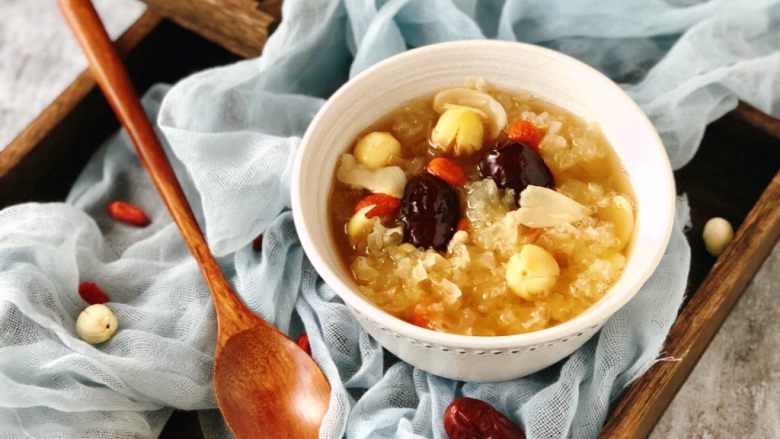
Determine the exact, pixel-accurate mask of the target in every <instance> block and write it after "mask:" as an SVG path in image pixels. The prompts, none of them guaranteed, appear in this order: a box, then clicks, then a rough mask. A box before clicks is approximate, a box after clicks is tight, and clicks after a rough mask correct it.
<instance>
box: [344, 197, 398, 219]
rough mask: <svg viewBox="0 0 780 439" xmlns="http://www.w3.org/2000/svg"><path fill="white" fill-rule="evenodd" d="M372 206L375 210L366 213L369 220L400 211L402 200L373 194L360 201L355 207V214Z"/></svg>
mask: <svg viewBox="0 0 780 439" xmlns="http://www.w3.org/2000/svg"><path fill="white" fill-rule="evenodd" d="M372 205H373V206H374V208H373V209H371V210H369V211H368V212H367V213H366V217H367V218H373V217H375V216H378V217H386V216H389V215H392V214H393V213H395V211H396V210H398V207H399V206H400V205H401V200H399V199H398V198H396V197H393V196H390V195H387V194H371V195H369V196H367V197H365V198H363V199H362V200H360V201H358V203H357V205H355V213H357V212H358V211H360V210H361V209H363V208H365V207H366V206H372Z"/></svg>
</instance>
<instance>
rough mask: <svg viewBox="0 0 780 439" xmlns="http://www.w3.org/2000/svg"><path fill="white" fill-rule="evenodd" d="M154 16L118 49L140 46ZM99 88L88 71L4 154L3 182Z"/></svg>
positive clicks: (138, 23)
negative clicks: (65, 118) (86, 97)
mask: <svg viewBox="0 0 780 439" xmlns="http://www.w3.org/2000/svg"><path fill="white" fill-rule="evenodd" d="M160 20H161V17H160V16H159V15H158V14H156V13H154V12H146V13H144V14H143V15H142V16H141V17H140V18H139V19H138V20H137V21H136V22H135V23H133V25H132V26H130V28H128V29H127V31H125V33H124V34H122V36H121V37H119V39H118V40H117V41H116V49H117V51H119V53H121V54H126V53H127V52H128V51H129V50H130V49H131V48H133V47H135V46H136V45H138V43H140V42H141V40H142V39H144V38H145V37H146V36H147V35H149V32H151V31H152V29H154V28H155V27H156V26H157V25H158V24H159V23H160ZM94 88H95V80H94V79H92V75H90V73H89V71H88V70H84V71H83V72H81V74H79V76H78V77H77V78H76V80H75V81H73V82H72V83H71V84H70V85H69V86H68V87H67V88H66V89H65V90H64V91H63V92H62V93H61V94H60V95H59V96H58V97H57V98H56V99H55V100H54V101H53V102H52V103H51V104H50V105H49V106H48V107H46V109H45V110H43V112H42V113H41V114H40V115H39V116H38V117H36V118H35V120H33V121H32V122H31V123H30V125H28V126H27V128H26V129H24V130H23V131H22V132H21V133H19V135H18V136H17V137H16V138H15V139H14V140H13V141H11V143H10V144H8V146H7V147H6V148H5V149H4V150H3V151H2V153H0V178H2V177H3V176H5V175H6V174H7V173H8V172H9V171H10V170H11V169H12V168H14V167H15V166H17V165H18V164H19V162H20V161H22V159H24V157H25V156H26V155H27V154H28V153H30V151H32V150H33V149H34V148H37V147H38V146H39V142H41V141H42V140H43V138H44V137H45V136H46V135H47V134H48V133H49V132H50V131H51V130H52V129H53V128H54V126H55V125H57V124H58V123H59V122H60V121H62V119H63V118H64V117H65V116H66V115H68V114H69V113H70V112H71V111H73V109H74V108H75V107H76V105H77V104H78V103H79V102H81V101H82V100H83V99H84V97H85V96H86V95H87V94H88V93H89V92H90V91H91V90H93V89H94Z"/></svg>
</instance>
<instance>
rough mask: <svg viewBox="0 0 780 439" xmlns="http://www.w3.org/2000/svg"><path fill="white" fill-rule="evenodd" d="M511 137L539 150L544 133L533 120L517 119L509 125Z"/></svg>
mask: <svg viewBox="0 0 780 439" xmlns="http://www.w3.org/2000/svg"><path fill="white" fill-rule="evenodd" d="M509 138H510V139H512V140H516V141H518V142H521V143H524V144H526V145H528V146H530V147H531V148H533V149H534V150H535V151H536V152H539V142H541V141H542V133H541V131H539V129H538V128H536V126H535V125H534V124H532V123H531V122H529V121H527V120H523V119H517V120H516V121H515V122H514V123H513V124H512V126H511V127H509Z"/></svg>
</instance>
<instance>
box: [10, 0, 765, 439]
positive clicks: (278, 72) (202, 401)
mask: <svg viewBox="0 0 780 439" xmlns="http://www.w3.org/2000/svg"><path fill="white" fill-rule="evenodd" d="M283 14H284V20H283V21H282V23H281V25H280V26H279V27H278V29H277V30H276V32H275V33H274V34H273V35H272V36H271V38H270V39H269V41H268V44H267V46H266V48H265V51H264V53H263V55H262V56H261V57H260V58H258V59H253V60H247V61H243V62H240V63H237V64H234V65H230V66H226V67H222V68H217V69H212V70H208V71H205V72H202V73H198V74H196V75H194V76H192V77H190V78H187V79H185V80H184V81H182V82H180V83H179V84H177V85H176V86H174V87H173V88H171V89H170V90H168V89H167V88H166V87H162V86H160V87H156V88H154V89H152V90H151V91H149V92H148V93H147V95H146V97H145V104H146V106H147V109H148V110H149V113H150V115H152V116H154V115H155V114H158V116H157V120H158V123H159V126H160V127H161V133H162V134H163V135H164V137H165V138H166V139H167V148H168V152H169V155H170V157H171V158H172V160H174V162H175V167H176V169H177V172H178V175H179V177H180V178H181V179H182V181H183V185H184V187H185V191H186V193H187V196H188V197H189V199H190V201H191V202H192V204H193V208H194V210H195V212H196V215H197V216H198V219H199V221H200V223H201V225H202V227H203V228H204V230H205V233H206V236H207V239H208V242H209V244H210V246H211V249H212V250H213V251H214V253H215V254H216V255H217V256H218V257H219V260H220V263H221V265H222V267H223V269H224V270H225V272H226V274H227V276H228V278H229V279H230V281H231V282H232V283H233V285H234V286H235V289H236V290H237V291H238V293H239V294H240V295H241V297H242V299H243V300H244V301H245V302H246V303H247V305H248V306H249V307H251V308H252V310H254V311H255V312H257V313H258V314H259V315H261V316H263V317H264V318H266V319H268V320H269V321H271V322H273V324H274V325H276V326H277V327H278V328H280V329H281V330H282V331H284V332H286V333H288V334H290V335H291V336H292V337H296V336H297V335H298V334H299V333H301V332H302V331H306V332H307V333H308V335H309V339H310V341H311V347H312V355H313V357H314V359H315V360H316V361H317V363H319V365H320V366H321V367H322V369H323V370H324V371H325V374H326V375H327V377H328V380H329V381H330V383H331V386H332V398H331V406H330V410H329V411H328V413H327V416H326V418H325V422H324V424H323V426H322V429H321V437H323V438H340V437H343V436H346V437H348V438H354V439H357V438H390V437H397V438H410V437H414V438H431V437H432V438H443V437H446V435H445V433H444V430H443V427H442V422H441V418H442V412H443V410H444V408H445V407H446V406H447V404H448V403H449V402H450V401H451V400H452V399H453V398H455V397H457V396H461V395H467V396H471V397H475V398H479V399H483V400H485V401H487V402H489V403H490V404H492V405H494V406H495V407H496V408H498V409H499V410H500V411H501V412H503V413H504V414H506V415H507V416H509V417H510V418H512V419H513V420H514V421H516V422H518V423H520V424H521V425H522V426H523V428H524V429H525V430H526V431H527V433H528V437H529V438H534V439H535V438H563V437H568V436H571V437H576V438H593V437H596V436H597V434H598V432H599V429H600V428H601V426H602V425H603V423H604V420H605V417H606V414H607V410H608V406H609V403H610V401H612V400H613V399H614V398H615V397H616V396H617V395H618V394H619V393H620V391H621V390H622V389H624V388H625V387H626V385H627V384H628V383H630V382H631V381H632V380H633V379H634V378H636V377H637V376H639V375H640V374H641V373H642V372H643V371H645V370H646V369H647V368H648V367H650V366H651V365H652V364H653V362H654V361H655V359H656V358H657V357H658V356H659V353H660V352H661V350H662V347H663V346H662V345H663V341H664V338H665V336H666V334H667V332H668V330H669V327H670V325H671V324H672V322H673V321H674V318H675V316H676V314H677V310H678V307H679V306H680V303H681V302H682V298H683V293H684V291H685V285H686V277H687V274H688V267H689V265H690V250H689V247H688V244H687V243H686V241H685V238H684V236H683V229H684V227H685V225H686V223H687V221H688V207H687V203H686V201H685V200H684V199H680V201H679V203H678V214H677V221H676V225H675V228H674V233H673V235H672V239H671V242H670V244H669V247H668V249H667V250H666V254H665V256H664V258H663V260H662V261H661V264H660V266H659V267H658V270H657V271H656V273H655V274H654V275H653V277H652V278H651V279H650V280H649V281H648V282H647V284H646V285H645V286H644V287H643V288H642V290H641V291H640V292H639V294H638V295H637V296H636V298H635V299H634V300H633V301H631V302H630V303H629V304H628V305H627V306H626V307H624V308H623V309H622V310H620V311H619V312H618V313H617V314H616V315H615V316H614V317H613V318H612V319H610V320H609V321H608V322H607V324H606V325H605V326H604V328H603V329H602V330H601V331H600V332H599V333H598V335H597V336H595V337H594V338H593V339H591V340H590V341H589V342H588V343H586V344H585V345H584V346H583V347H582V348H581V349H580V350H578V351H577V352H575V353H574V354H573V355H571V357H569V358H567V359H566V360H564V361H561V362H560V363H559V364H557V365H555V366H552V367H550V368H548V369H546V370H544V371H541V372H539V373H537V374H534V375H532V376H529V377H526V378H523V379H517V380H513V381H509V382H504V383H494V384H478V383H466V384H463V383H457V382H453V381H449V380H446V379H442V378H439V377H436V376H432V375H430V374H428V373H425V372H423V371H420V370H417V369H415V368H413V367H412V366H410V365H408V364H404V363H396V364H394V365H392V366H390V367H389V368H387V366H389V365H386V364H383V361H384V360H383V352H382V348H381V347H380V346H379V345H378V344H377V343H376V341H374V340H372V339H371V338H370V337H369V336H368V335H367V334H366V332H365V331H363V330H362V329H361V328H360V326H359V325H358V324H357V323H356V321H355V319H354V318H353V317H352V316H351V315H350V313H349V312H348V311H347V308H346V306H345V305H344V304H343V303H342V301H341V300H340V299H339V298H338V297H337V296H336V295H335V294H334V292H333V290H331V289H330V288H329V287H328V286H327V285H325V284H324V283H323V282H322V281H321V280H320V279H319V278H318V276H317V274H316V273H315V271H314V270H313V268H312V267H311V265H310V264H309V262H308V261H307V259H306V257H305V255H304V254H303V251H302V250H301V246H300V244H299V242H298V239H297V237H296V233H295V229H294V227H293V222H292V218H291V215H290V211H289V206H290V193H289V192H290V191H289V186H290V173H291V168H292V162H293V157H294V155H295V152H296V149H297V147H298V144H299V142H300V136H301V135H302V134H303V132H304V130H305V129H306V126H307V124H308V123H309V122H310V121H311V119H312V117H313V116H314V114H315V113H316V112H317V110H318V109H319V108H320V107H321V106H322V104H323V99H324V98H326V97H327V96H328V95H329V94H330V93H332V92H333V91H334V90H335V89H336V88H337V87H339V85H341V84H342V83H343V82H345V81H346V80H347V79H348V78H349V77H350V76H354V75H355V74H357V73H358V72H360V71H362V70H364V69H365V68H366V67H368V66H370V65H372V64H374V63H376V62H378V61H380V60H382V59H384V58H387V57H389V56H391V55H394V54H396V53H399V52H402V51H404V50H406V49H408V48H410V47H417V46H422V45H426V44H431V43H437V42H442V41H450V40H456V39H467V38H485V37H489V38H501V39H508V40H520V41H525V42H530V43H536V44H541V45H544V46H547V47H551V48H554V49H557V50H559V51H562V52H565V53H568V54H570V55H572V56H575V57H577V58H579V59H581V60H583V61H585V62H587V63H589V64H591V65H593V66H595V67H596V68H598V69H599V70H601V71H603V72H605V73H606V74H608V75H609V76H610V77H611V78H613V79H614V80H615V81H617V82H619V83H621V84H622V85H623V87H624V88H625V89H626V90H627V91H628V92H629V93H630V94H631V95H632V96H633V97H634V99H635V100H636V101H637V102H638V103H639V104H640V105H641V106H642V108H643V109H644V110H645V111H646V112H647V114H648V115H649V116H650V117H651V119H652V120H653V122H654V123H655V126H656V128H657V129H658V131H659V132H660V133H661V135H662V137H663V139H664V142H665V144H666V148H667V151H668V153H669V156H670V158H671V160H672V163H673V165H674V166H675V167H676V168H679V167H681V166H683V165H684V164H685V163H686V162H687V161H688V160H689V159H690V158H691V157H692V156H693V154H694V153H695V151H696V149H697V146H698V143H699V142H700V140H701V138H702V133H703V131H704V128H705V125H706V124H707V123H709V122H711V121H713V120H715V119H716V118H718V117H720V116H722V115H723V114H725V113H726V112H727V111H729V110H730V109H732V108H734V107H735V105H736V103H737V99H738V98H739V99H743V100H745V101H748V102H750V103H752V104H753V105H755V106H757V107H759V108H760V109H762V110H764V111H766V112H771V113H774V114H778V113H780V1H778V0H773V1H767V0H751V1H738V2H737V1H733V0H714V1H707V2H696V1H693V0H646V1H642V0H613V1H608V0H581V1H569V0H548V1H521V0H518V1H507V2H506V3H503V2H502V1H484V2H479V3H477V2H476V1H473V0H472V1H454V0H452V1H450V0H390V1H387V2H384V1H374V0H343V1H324V0H286V1H285V2H284V9H283ZM521 85H522V84H518V86H521ZM52 172H56V169H52ZM117 199H123V200H128V201H131V202H134V203H136V204H139V205H141V206H142V207H143V208H144V209H146V211H147V212H148V213H149V215H150V217H151V219H152V224H151V225H150V226H148V227H145V228H133V227H129V226H126V225H123V224H120V223H117V222H116V221H113V220H111V219H110V218H108V217H107V215H106V213H105V211H106V205H107V203H108V202H110V201H113V200H117ZM260 233H263V234H264V236H265V239H264V241H263V248H262V252H254V251H253V250H252V248H251V245H250V242H251V241H252V239H253V238H255V237H256V236H257V235H258V234H260ZM84 281H90V282H96V283H98V284H99V285H100V286H101V287H102V288H103V289H104V290H105V291H106V292H107V293H108V294H109V296H110V298H111V302H110V303H109V306H110V307H111V309H112V310H113V311H114V312H115V313H116V315H117V317H118V319H119V330H118V331H117V333H116V335H115V336H114V337H113V338H112V339H111V340H110V341H108V342H106V343H103V344H100V345H96V346H93V345H89V344H86V343H84V342H83V341H81V340H80V339H79V338H78V337H77V336H76V334H75V331H74V321H75V319H76V317H77V316H78V314H79V312H80V311H81V310H82V309H83V308H84V307H85V303H84V301H83V300H82V299H81V298H80V297H79V295H78V293H77V285H78V283H79V282H84ZM215 330H216V328H215V323H214V311H213V309H212V305H211V300H210V298H209V294H208V291H207V289H206V286H205V284H204V282H203V280H202V279H201V276H200V273H199V272H198V269H197V267H196V265H195V262H194V260H193V259H192V257H191V256H190V255H189V253H188V251H187V250H186V248H185V247H184V245H183V243H182V240H181V239H180V237H179V233H178V231H177V229H176V227H175V226H174V225H173V224H172V223H171V220H170V217H169V216H168V214H167V212H166V210H165V208H164V206H163V205H162V203H161V201H160V199H159V197H158V195H157V194H156V192H155V190H154V188H153V187H152V185H151V183H150V181H149V179H148V177H147V176H146V174H145V172H144V170H143V169H142V168H141V167H140V165H139V162H138V160H137V158H136V156H135V154H134V152H133V150H132V147H131V145H130V144H129V142H128V139H127V138H126V136H125V135H124V134H121V133H120V134H118V135H116V136H115V137H113V138H112V139H111V140H110V141H109V142H108V144H107V145H105V146H104V147H103V148H101V149H100V150H99V151H98V153H97V154H96V155H95V157H93V158H92V161H91V162H90V163H89V164H88V166H87V167H86V168H85V170H84V172H83V173H82V175H81V177H80V178H79V179H78V181H77V183H76V184H75V186H74V187H73V189H72V191H71V192H70V195H69V196H68V199H67V202H66V203H62V204H60V203H56V204H24V205H18V206H13V207H10V208H7V209H5V210H3V211H2V212H0V438H17V437H36V438H43V437H101V438H147V437H155V436H156V435H158V434H159V432H160V431H161V429H162V427H163V425H164V423H165V422H166V420H167V419H168V417H169V415H170V414H171V412H172V411H173V407H175V408H179V409H184V410H203V412H202V413H201V415H200V419H201V424H202V427H203V429H204V431H205V433H206V435H207V437H223V436H226V435H227V434H228V433H226V431H225V427H224V424H223V423H222V421H221V418H220V417H219V414H218V412H217V411H216V410H214V407H216V405H215V401H214V395H213V392H212V387H211V384H212V383H211V359H212V355H213V349H214V339H215ZM385 369H387V370H385ZM98 432H100V433H98Z"/></svg>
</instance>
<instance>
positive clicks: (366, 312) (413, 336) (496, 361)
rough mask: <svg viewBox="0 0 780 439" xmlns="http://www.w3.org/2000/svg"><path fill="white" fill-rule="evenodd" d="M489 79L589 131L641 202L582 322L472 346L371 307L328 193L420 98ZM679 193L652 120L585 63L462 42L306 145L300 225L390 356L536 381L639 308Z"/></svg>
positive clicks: (388, 72)
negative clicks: (472, 79)
mask: <svg viewBox="0 0 780 439" xmlns="http://www.w3.org/2000/svg"><path fill="white" fill-rule="evenodd" d="M469 76H481V77H484V78H485V79H486V80H487V81H488V83H489V84H490V85H491V86H493V87H497V88H500V89H504V90H510V91H511V90H516V91H527V92H530V93H531V94H532V95H534V96H538V97H540V98H541V99H544V100H546V101H548V102H552V103H554V104H557V105H559V106H561V107H563V108H565V109H567V110H568V111H570V112H572V113H574V114H576V115H578V116H580V117H582V118H583V119H585V120H587V121H595V122H597V123H598V124H599V125H600V126H601V129H602V131H603V133H604V135H605V137H606V138H607V140H608V141H609V142H610V144H611V145H612V146H613V148H614V149H615V151H616V153H617V155H618V157H619V159H620V161H621V164H622V165H623V167H624V169H625V171H626V173H627V175H628V178H629V181H630V183H631V186H632V188H633V189H634V193H635V195H636V198H637V204H638V211H637V219H636V226H635V231H634V237H633V242H632V243H631V245H630V247H629V249H628V262H627V265H626V268H625V270H624V273H623V275H622V276H621V278H620V279H619V280H618V282H617V283H616V284H615V285H614V286H613V287H612V289H611V290H610V291H609V292H608V293H607V294H606V295H605V296H604V297H603V298H602V299H601V300H600V301H598V302H597V303H596V304H594V305H593V306H592V307H591V308H590V309H588V310H587V311H585V312H584V313H583V314H581V315H580V316H577V317H576V318H574V319H572V320H570V321H568V322H564V323H562V324H560V325H556V326H554V327H551V328H547V329H544V330H541V331H536V332H531V333H527V334H517V335H510V336H499V337H470V336H463V335H454V334H446V333H440V332H435V331H431V330H427V329H423V328H419V327H417V326H414V325H412V324H410V323H407V322H404V321H402V320H400V319H398V318H395V317H393V316H392V315H390V314H388V313H386V312H385V311H383V310H381V309H380V308H378V307H376V306H374V305H373V304H372V303H370V302H368V301H367V300H366V299H364V298H363V297H362V296H361V295H360V293H359V291H358V289H357V287H356V285H355V283H354V281H353V280H352V278H351V276H350V274H349V273H348V272H347V270H346V268H345V267H344V266H343V264H342V263H341V260H340V258H339V255H338V253H337V251H336V247H335V245H334V243H333V240H332V237H331V236H330V230H331V229H330V227H329V226H328V223H327V221H329V219H328V218H329V216H328V195H329V193H330V188H331V183H332V178H333V175H334V171H335V168H336V165H337V163H338V158H339V157H340V155H341V154H342V153H343V152H345V151H346V149H347V148H348V147H349V145H350V143H351V142H352V140H353V139H354V137H355V136H356V135H357V134H359V133H360V131H362V130H363V129H364V128H365V127H366V126H368V125H369V124H371V123H373V122H374V121H376V120H377V119H379V118H380V117H382V116H384V115H385V114H387V113H389V112H390V111H392V110H393V109H395V108H397V107H398V106H399V105H401V104H403V103H404V102H408V101H410V100H412V99H414V98H418V97H420V96H426V95H430V94H432V93H434V92H436V91H438V90H441V89H443V88H447V87H453V86H462V85H463V83H464V82H465V80H466V78H467V77H469ZM674 204H675V189H674V179H673V177H672V172H671V166H670V165H669V160H668V157H667V156H666V152H665V151H664V149H663V145H662V144H661V141H660V139H659V138H658V135H657V133H656V132H655V130H654V128H653V126H652V124H651V123H650V122H649V121H648V120H647V117H646V116H645V115H644V114H643V113H642V111H641V110H640V109H639V107H637V105H636V104H635V103H634V102H633V101H632V100H631V99H630V98H629V97H628V96H627V95H626V94H625V93H624V92H623V91H622V90H621V89H620V88H619V87H618V86H617V85H616V84H614V83H613V82H612V81H610V80H609V79H608V78H606V77H604V76H603V75H601V74H600V73H598V72H597V71H595V70H593V69H592V68H590V67H588V66H587V65H585V64H582V63H580V62H579V61H577V60H575V59H573V58H570V57H568V56H566V55H563V54H560V53H558V52H555V51H552V50H548V49H544V48H541V47H537V46H532V45H527V44H522V43H514V42H503V41H489V40H478V41H459V42H453V43H444V44H437V45H432V46H426V47H423V48H419V49H414V50H411V51H408V52H405V53H403V54H400V55H397V56H395V57H392V58H390V59H388V60H385V61H383V62H381V63H379V64H377V65H375V66H373V67H371V68H370V69H368V70H366V71H365V72H363V73H361V74H360V75H358V76H357V77H355V78H354V79H352V80H351V81H349V82H348V83H346V84H345V85H344V86H343V87H342V88H340V89H339V90H338V91H337V92H336V93H335V94H334V95H333V96H332V97H331V98H330V99H329V100H328V102H327V103H326V104H325V106H323V108H322V109H321V110H320V112H319V113H318V114H317V116H316V117H315V118H314V120H313V121H312V123H311V125H310V126H309V129H308V130H307V131H306V134H305V135H304V138H303V140H302V142H301V148H300V150H299V152H298V157H297V160H296V164H295V168H294V171H293V182H292V206H293V216H294V219H295V225H296V228H297V231H298V235H299V237H300V239H301V243H302V245H303V248H304V251H305V252H306V254H307V256H308V258H309V259H310V261H311V262H312V264H313V265H314V267H315V269H317V271H318V273H319V274H320V275H321V276H322V277H323V279H324V280H325V282H326V283H327V284H328V285H329V286H330V287H331V288H333V289H334V290H335V292H336V293H337V294H338V295H339V296H340V297H341V298H342V299H343V300H344V302H345V303H347V305H348V306H349V308H350V309H351V310H352V312H353V313H354V314H355V316H356V317H357V319H358V321H359V322H360V323H361V325H362V326H363V327H364V328H365V329H366V330H367V331H368V332H369V333H370V334H371V335H372V336H373V337H374V338H376V339H377V340H378V341H379V342H380V343H381V344H382V345H383V346H384V347H385V348H387V349H388V350H389V351H391V352H393V353H394V354H395V355H397V356H398V357H399V358H401V359H402V360H404V361H406V362H408V363H410V364H412V365H414V366H416V367H419V368H421V369H424V370H427V371H429V372H432V373H435V374H437V375H441V376H444V377H447V378H453V379H460V380H466V381H499V380H505V379H511V378H516V377H520V376H524V375H527V374H530V373H533V372H535V371H537V370H540V369H542V368H545V367H547V366H549V365H552V364H554V363H556V362H557V361H560V360H561V359H562V358H564V357H566V356H567V355H569V354H571V353H572V352H573V351H574V350H576V349H577V348H578V347H580V346H581V345H582V344H583V343H584V342H585V341H587V339H588V338H589V337H591V336H592V335H593V334H595V333H596V331H598V329H599V328H600V327H601V326H602V325H603V324H604V322H605V321H606V320H607V319H608V318H609V317H610V316H611V315H612V314H614V313H615V312H616V311H617V310H619V309H620V308H621V307H622V306H623V305H625V303H626V302H628V301H629V300H630V299H631V298H632V297H633V296H634V295H635V294H636V292H637V291H638V290H639V288H640V287H641V286H642V284H644V282H645V281H646V280H647V278H648V277H649V276H650V275H651V274H652V272H653V271H654V270H655V268H656V266H657V265H658V262H659V261H660V259H661V256H662V255H663V251H664V249H665V248H666V244H667V243H668V240H669V237H670V235H671V230H672V223H673V219H674Z"/></svg>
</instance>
